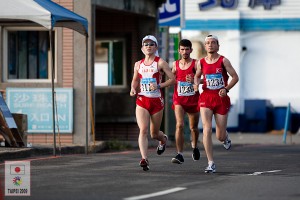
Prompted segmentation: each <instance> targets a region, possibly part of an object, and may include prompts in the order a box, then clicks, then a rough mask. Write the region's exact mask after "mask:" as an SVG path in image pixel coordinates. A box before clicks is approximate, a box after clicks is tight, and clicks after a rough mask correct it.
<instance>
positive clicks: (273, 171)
mask: <svg viewBox="0 0 300 200" xmlns="http://www.w3.org/2000/svg"><path fill="white" fill-rule="evenodd" d="M276 172H281V170H272V171H263V172H254V173H252V174H248V175H250V176H257V175H261V174H267V173H276Z"/></svg>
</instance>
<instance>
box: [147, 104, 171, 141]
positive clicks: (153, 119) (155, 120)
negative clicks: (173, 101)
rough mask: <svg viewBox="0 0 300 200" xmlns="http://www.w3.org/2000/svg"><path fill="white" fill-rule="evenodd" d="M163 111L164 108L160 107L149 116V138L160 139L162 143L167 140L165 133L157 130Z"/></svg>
mask: <svg viewBox="0 0 300 200" xmlns="http://www.w3.org/2000/svg"><path fill="white" fill-rule="evenodd" d="M163 111H164V110H163V109H162V110H160V111H159V112H157V113H155V114H153V115H151V116H150V135H151V138H152V139H156V140H158V141H160V142H161V143H162V144H164V143H165V142H166V141H167V139H166V137H165V134H164V133H163V132H162V131H160V130H159V129H160V126H161V122H162V117H163Z"/></svg>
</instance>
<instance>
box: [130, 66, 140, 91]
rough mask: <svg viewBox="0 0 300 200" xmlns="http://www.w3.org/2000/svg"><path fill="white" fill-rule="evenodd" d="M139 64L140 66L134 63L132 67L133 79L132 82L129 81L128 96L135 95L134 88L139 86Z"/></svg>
mask: <svg viewBox="0 0 300 200" xmlns="http://www.w3.org/2000/svg"><path fill="white" fill-rule="evenodd" d="M139 64H140V62H136V63H135V65H134V72H133V77H132V81H131V89H130V96H135V95H136V88H137V87H138V85H139V76H138V66H139Z"/></svg>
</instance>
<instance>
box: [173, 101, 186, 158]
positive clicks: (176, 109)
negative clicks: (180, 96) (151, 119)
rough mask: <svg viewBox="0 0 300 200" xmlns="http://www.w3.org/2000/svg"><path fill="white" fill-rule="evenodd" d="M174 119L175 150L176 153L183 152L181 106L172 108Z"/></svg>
mask: <svg viewBox="0 0 300 200" xmlns="http://www.w3.org/2000/svg"><path fill="white" fill-rule="evenodd" d="M174 112H175V118H176V130H175V140H176V148H177V152H178V153H182V152H183V144H184V134H183V128H184V113H185V112H184V110H183V108H182V106H181V105H175V106H174Z"/></svg>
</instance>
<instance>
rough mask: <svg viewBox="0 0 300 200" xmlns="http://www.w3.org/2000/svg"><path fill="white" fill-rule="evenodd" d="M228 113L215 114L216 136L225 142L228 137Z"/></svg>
mask: <svg viewBox="0 0 300 200" xmlns="http://www.w3.org/2000/svg"><path fill="white" fill-rule="evenodd" d="M227 119H228V113H227V114H226V115H220V114H215V121H216V138H217V139H218V140H219V141H221V142H224V140H225V139H226V134H227V133H226V126H227Z"/></svg>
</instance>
